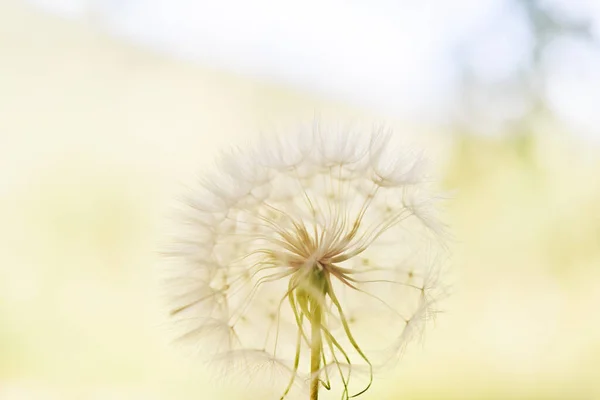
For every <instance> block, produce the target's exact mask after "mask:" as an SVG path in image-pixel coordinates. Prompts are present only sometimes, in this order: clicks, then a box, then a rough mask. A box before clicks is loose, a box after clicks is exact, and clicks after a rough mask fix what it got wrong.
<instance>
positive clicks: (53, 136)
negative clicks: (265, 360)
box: [0, 1, 600, 400]
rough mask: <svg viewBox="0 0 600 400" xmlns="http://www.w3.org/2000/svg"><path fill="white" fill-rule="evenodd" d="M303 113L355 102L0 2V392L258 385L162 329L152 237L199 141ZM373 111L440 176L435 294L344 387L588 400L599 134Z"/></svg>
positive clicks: (238, 391)
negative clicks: (392, 345) (459, 125)
mask: <svg viewBox="0 0 600 400" xmlns="http://www.w3.org/2000/svg"><path fill="white" fill-rule="evenodd" d="M315 113H319V114H322V115H324V116H326V117H327V118H331V119H341V118H344V119H345V118H352V119H355V118H358V119H366V118H371V117H373V116H369V115H367V114H366V113H365V112H360V111H357V110H354V109H352V108H350V107H345V106H342V105H336V104H330V103H327V102H325V101H320V100H315V99H312V98H310V97H308V96H305V95H302V94H296V93H291V92H289V91H287V90H284V89H280V88H276V87H272V86H267V85H265V84H260V83H257V82H254V81H251V80H249V79H245V78H243V77H235V76H231V75H228V74H226V73H222V72H216V71H209V70H205V69H201V68H199V67H197V66H193V65H188V64H184V63H178V62H175V61H171V60H167V59H166V58H163V57H160V56H157V55H153V54H150V53H148V52H145V51H143V50H139V49H135V48H133V47H130V46H127V45H123V44H121V43H119V42H118V41H116V40H114V39H109V38H107V37H105V36H103V35H101V34H99V33H95V32H93V31H92V30H91V28H89V27H84V26H80V25H77V24H75V23H70V22H65V21H60V20H57V19H54V18H52V17H50V16H45V15H42V14H38V13H35V12H32V11H30V10H29V9H28V8H26V7H25V6H20V5H18V3H17V2H12V1H7V2H3V3H2V4H1V5H0V221H1V223H0V243H1V244H0V399H1V400H22V399H27V400H29V399H32V400H38V399H40V400H41V399H43V400H46V399H90V400H91V399H94V400H96V399H144V400H153V399H157V400H158V399H165V400H166V399H215V400H218V399H255V398H267V399H268V398H276V394H273V393H269V392H268V389H265V390H264V391H249V390H245V389H244V388H243V387H235V386H234V385H232V386H228V387H218V386H216V385H213V384H211V383H210V382H211V381H210V380H209V375H208V374H207V372H206V371H205V370H204V369H203V367H202V366H201V365H200V364H199V363H197V362H196V361H195V360H194V359H192V358H190V357H186V356H185V355H184V354H182V352H181V351H180V350H178V349H176V348H174V347H173V346H171V345H170V344H169V342H168V335H167V333H166V331H167V328H166V327H165V326H164V325H163V320H162V319H161V310H162V309H161V306H160V302H159V299H158V295H157V289H156V285H155V277H156V270H157V268H159V267H160V266H159V265H158V264H157V257H156V255H155V254H156V250H157V243H158V242H159V241H160V240H161V233H162V226H163V220H164V214H165V211H166V210H167V209H168V206H169V205H170V204H171V202H172V199H173V198H174V196H175V195H176V194H177V193H178V191H179V190H180V189H181V186H180V183H181V182H185V181H186V180H188V179H190V178H191V177H192V176H194V174H196V173H198V172H199V171H201V170H202V168H203V167H205V166H207V165H210V162H211V160H212V158H213V157H214V156H215V155H216V154H217V152H218V149H220V148H222V147H226V146H228V145H230V144H241V145H243V144H244V143H246V142H247V141H248V140H249V139H251V137H252V136H255V135H256V134H257V133H258V132H259V131H260V130H273V127H274V126H291V125H292V124H294V123H297V122H299V121H303V122H306V121H307V120H310V119H311V118H312V117H313V115H314V114H315ZM390 124H391V125H393V126H394V127H396V130H397V131H398V133H399V134H403V133H404V132H406V134H407V135H408V134H409V133H410V135H411V136H413V138H414V140H416V141H419V142H421V143H422V144H424V145H425V146H426V147H427V148H428V150H429V153H430V154H432V155H434V159H435V160H436V161H437V164H436V166H437V167H438V169H439V170H440V172H441V173H442V179H443V184H444V186H445V188H446V189H448V190H451V191H452V198H451V200H449V201H448V203H447V216H448V218H447V219H448V221H449V223H450V225H451V227H452V229H453V231H454V236H455V243H454V244H453V248H454V257H453V258H452V260H451V265H450V267H451V268H450V269H451V271H452V275H451V276H450V279H451V281H452V283H453V295H452V296H451V298H450V299H449V300H448V301H447V302H446V304H445V310H446V312H445V313H443V314H442V315H441V316H440V318H439V319H438V320H437V321H436V324H435V325H432V326H431V329H429V331H428V333H427V335H426V337H425V340H424V342H423V344H422V345H419V344H415V345H413V346H411V347H409V351H408V353H407V355H406V357H405V359H404V360H403V361H402V362H401V363H400V364H399V366H398V368H397V369H396V370H395V371H390V372H389V374H387V375H386V376H383V377H381V378H380V379H379V380H377V381H376V384H375V388H374V389H373V390H372V391H371V392H369V393H368V394H367V395H365V396H364V398H365V399H389V400H392V399H586V400H587V399H598V398H600V383H599V379H598V378H600V316H599V315H600V313H599V312H598V308H599V307H600V149H598V148H595V149H594V148H591V147H589V146H584V145H582V144H580V143H577V142H576V141H575V140H573V139H571V138H570V136H569V134H568V133H565V132H560V131H558V130H555V129H553V128H552V127H551V126H549V127H548V128H547V130H546V131H545V132H544V134H543V135H541V134H537V135H528V134H526V133H519V132H515V135H514V136H510V137H502V138H478V137H469V136H465V135H460V134H456V133H449V132H436V133H431V132H425V131H421V130H418V129H415V128H414V127H408V126H406V125H403V124H401V123H399V122H397V121H391V122H390ZM415 135H416V136H415ZM323 398H325V399H326V398H329V397H327V396H325V395H323Z"/></svg>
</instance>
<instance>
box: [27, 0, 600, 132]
mask: <svg viewBox="0 0 600 400" xmlns="http://www.w3.org/2000/svg"><path fill="white" fill-rule="evenodd" d="M28 1H29V2H33V3H36V4H37V5H40V6H43V7H44V8H46V9H49V10H51V11H53V12H56V13H59V14H61V15H63V16H67V17H70V18H77V19H82V18H87V19H91V20H93V21H94V22H95V23H98V24H100V25H102V27H103V28H104V29H106V30H108V31H109V32H111V33H112V34H115V35H118V36H121V37H123V38H126V39H128V40H130V41H134V42H137V43H140V44H143V45H145V46H148V47H151V48H154V49H156V50H158V51H162V52H166V53H170V54H172V55H174V56H177V57H181V58H186V59H190V60H194V61H196V62H199V63H202V64H205V65H211V66H215V67H220V68H226V69H229V70H233V71H236V72H240V73H244V74H249V75H253V76H258V77H261V78H264V79H268V80H271V81H275V82H278V83H283V84H287V85H290V86H293V87H296V88H300V89H302V90H308V91H313V92H315V93H318V94H321V95H326V96H328V97H330V98H335V99H342V100H344V101H348V102H351V103H354V104H358V105H362V106H367V107H370V108H373V109H376V110H378V111H380V112H383V113H388V114H393V115H396V116H398V115H399V116H403V117H405V118H409V119H410V118H416V119H421V120H422V119H423V118H428V119H432V120H438V121H439V120H440V119H443V118H444V117H445V116H446V115H447V112H449V111H450V110H452V107H453V101H455V99H456V97H455V96H456V95H457V88H458V86H457V84H458V80H457V78H458V74H457V71H458V70H457V68H458V66H457V63H456V62H455V61H456V56H457V50H460V44H461V43H462V42H463V41H464V40H465V39H469V41H470V45H471V47H470V49H471V51H470V52H469V53H468V54H465V55H464V62H465V63H466V65H467V66H469V67H470V68H471V69H472V70H473V72H474V73H475V74H476V75H477V76H478V77H479V78H480V79H481V80H483V81H486V82H498V81H499V82H501V81H502V80H503V79H505V78H507V77H509V76H510V75H511V74H512V73H513V72H515V71H516V70H518V69H519V68H521V67H522V66H523V65H524V63H526V62H527V61H528V57H529V56H530V50H531V46H532V44H533V41H532V34H531V32H530V31H529V27H528V25H527V23H526V19H525V15H524V14H523V13H522V12H520V10H519V9H518V8H517V7H515V6H514V1H511V0H453V1H447V0H421V1H417V2H415V1H411V0H368V1H367V0H303V1H292V0H252V1H248V0H220V1H210V0H170V1H165V0H120V1H117V0H28ZM543 3H544V4H547V5H549V6H552V7H553V9H554V10H556V15H559V16H560V15H568V16H570V17H575V18H581V19H585V18H590V17H593V20H594V21H595V27H594V29H595V33H596V34H597V36H598V38H599V39H600V1H598V0H543ZM594 16H595V17H594ZM583 46H584V47H582V45H581V44H577V43H574V46H570V45H568V43H556V44H554V45H553V46H551V50H550V51H549V55H548V57H546V59H547V63H548V64H547V65H546V67H545V70H547V71H548V74H549V76H550V83H549V85H548V90H547V95H548V98H549V100H550V104H551V106H552V107H553V108H554V109H555V111H556V112H557V114H558V115H560V116H562V117H563V118H564V119H565V121H567V122H568V123H570V124H572V125H573V127H574V128H577V129H578V130H581V131H582V132H583V131H585V133H587V134H588V135H589V134H591V135H592V136H594V137H596V135H597V137H598V138H599V140H600V113H598V112H596V111H595V110H594V108H595V106H594V105H595V104H600V68H599V67H598V66H599V63H600V59H599V57H600V49H599V48H598V46H597V45H596V47H593V46H589V45H588V46H587V47H585V46H586V45H583ZM571 47H572V48H571Z"/></svg>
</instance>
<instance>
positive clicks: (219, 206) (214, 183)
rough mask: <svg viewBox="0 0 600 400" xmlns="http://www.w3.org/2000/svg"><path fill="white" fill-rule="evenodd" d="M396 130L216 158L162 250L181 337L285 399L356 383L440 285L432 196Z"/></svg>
mask: <svg viewBox="0 0 600 400" xmlns="http://www.w3.org/2000/svg"><path fill="white" fill-rule="evenodd" d="M392 139H393V138H392V135H391V132H389V131H386V130H383V129H375V130H374V131H373V132H370V133H368V134H364V133H361V132H358V131H351V130H348V129H338V130H335V131H333V132H327V130H326V129H323V128H322V127H321V126H320V125H319V124H318V123H317V124H315V126H313V128H312V130H309V131H308V132H304V133H300V134H297V135H294V136H290V137H285V136H281V137H277V138H275V139H273V140H272V141H267V140H265V141H263V142H262V143H261V144H260V146H259V147H258V148H256V149H254V150H249V151H241V150H239V151H233V152H231V153H229V154H226V155H224V156H223V157H222V158H221V159H220V161H219V164H218V169H217V171H216V172H215V173H214V174H213V175H212V176H209V177H206V178H205V179H204V180H202V181H201V184H200V186H201V187H200V188H199V189H198V191H196V192H193V193H191V194H189V195H188V196H187V197H186V198H185V199H184V205H185V206H184V209H183V210H182V213H181V214H180V216H179V217H178V222H180V223H179V224H178V226H179V227H180V233H179V234H178V235H177V236H176V237H175V238H174V239H173V241H172V245H171V246H170V248H169V250H167V251H166V256H167V257H168V258H169V259H171V260H172V264H171V265H170V266H169V268H168V270H167V272H168V273H167V275H168V276H167V278H166V279H165V288H166V292H167V296H168V298H169V301H170V304H171V316H172V318H173V320H174V321H175V323H176V324H177V326H179V327H180V328H181V336H180V338H181V339H182V340H184V341H186V342H190V343H192V344H193V345H194V346H195V347H196V348H197V349H198V351H199V352H200V353H201V354H202V355H204V356H206V357H207V358H208V359H209V360H210V361H211V362H213V363H218V364H219V365H222V366H224V367H223V368H225V369H226V370H240V369H241V370H244V371H245V372H244V373H246V374H250V373H252V374H255V373H257V372H260V373H261V374H264V375H266V376H270V377H271V378H269V380H270V381H271V383H273V382H274V381H277V382H274V383H275V384H280V386H281V387H280V388H279V390H280V393H281V399H284V398H286V397H288V396H290V394H291V393H292V391H294V390H296V389H297V386H302V385H304V384H306V385H307V386H308V395H309V398H310V399H311V400H316V399H317V398H318V393H319V388H320V387H322V388H325V389H331V390H336V391H338V392H339V393H340V396H341V398H342V399H349V398H352V397H356V396H358V395H360V394H362V393H364V392H366V391H367V390H368V389H369V387H371V384H372V381H373V373H374V372H375V371H376V370H377V369H378V368H380V367H382V366H384V365H387V363H389V362H390V361H394V360H396V359H397V358H398V357H399V355H400V353H401V352H402V350H403V349H404V348H405V346H406V344H407V342H408V341H409V340H410V339H412V338H414V337H415V336H417V335H418V334H419V333H420V332H421V331H422V327H423V324H424V323H425V321H426V320H427V319H429V317H430V316H431V315H433V313H434V312H435V306H436V302H437V301H438V299H439V295H440V293H441V292H440V287H441V286H440V281H439V269H438V267H439V262H438V259H439V257H438V254H443V252H444V246H443V237H444V225H443V224H441V223H440V222H439V220H438V218H437V216H436V212H435V211H436V208H435V205H436V201H437V200H438V199H439V196H436V195H435V192H434V190H433V189H432V187H431V183H430V180H429V179H428V177H427V176H426V175H425V170H424V159H423V157H422V156H421V154H419V153H411V152H410V151H407V150H406V148H404V147H398V146H394V145H393V140H392ZM270 374H271V375H270ZM273 376H277V377H282V376H284V377H285V379H283V380H282V379H273V378H272V377H273Z"/></svg>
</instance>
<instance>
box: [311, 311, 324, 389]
mask: <svg viewBox="0 0 600 400" xmlns="http://www.w3.org/2000/svg"><path fill="white" fill-rule="evenodd" d="M311 303H312V310H311V318H310V325H311V333H310V376H311V378H310V400H318V398H319V369H320V367H321V348H322V341H321V318H322V315H321V303H320V302H319V301H318V300H316V301H312V302H311Z"/></svg>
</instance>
